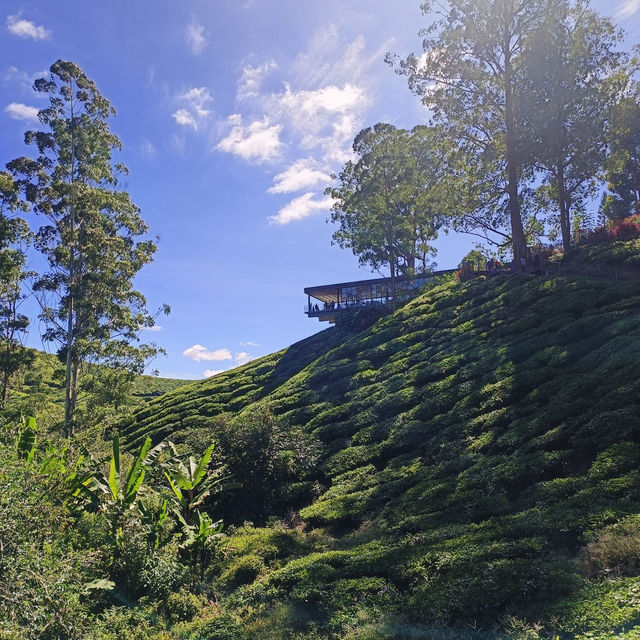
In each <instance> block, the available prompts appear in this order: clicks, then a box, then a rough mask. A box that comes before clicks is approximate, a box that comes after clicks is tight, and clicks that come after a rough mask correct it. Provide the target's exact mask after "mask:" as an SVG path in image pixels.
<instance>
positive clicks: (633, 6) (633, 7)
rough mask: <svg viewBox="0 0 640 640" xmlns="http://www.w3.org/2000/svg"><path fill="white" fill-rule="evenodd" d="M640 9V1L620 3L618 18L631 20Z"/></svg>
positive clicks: (627, 0)
mask: <svg viewBox="0 0 640 640" xmlns="http://www.w3.org/2000/svg"><path fill="white" fill-rule="evenodd" d="M639 9H640V0H624V1H623V2H621V3H620V6H619V7H618V11H617V12H616V18H623V19H624V18H629V17H630V16H632V15H634V14H635V13H637V11H638V10H639Z"/></svg>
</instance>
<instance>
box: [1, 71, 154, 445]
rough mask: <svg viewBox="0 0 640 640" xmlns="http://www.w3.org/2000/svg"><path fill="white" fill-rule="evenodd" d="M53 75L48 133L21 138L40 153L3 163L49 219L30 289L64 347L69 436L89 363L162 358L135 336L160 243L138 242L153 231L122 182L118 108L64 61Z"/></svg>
mask: <svg viewBox="0 0 640 640" xmlns="http://www.w3.org/2000/svg"><path fill="white" fill-rule="evenodd" d="M50 71H51V74H50V77H49V78H48V79H45V78H40V79H38V80H36V82H35V84H34V89H35V90H36V91H37V92H38V93H41V94H44V95H45V96H47V97H48V98H49V106H48V107H47V108H45V109H42V110H41V111H40V113H39V116H38V117H39V120H40V122H41V124H42V125H43V130H41V131H29V132H27V133H26V135H25V142H26V143H27V144H29V145H35V147H36V148H37V151H38V155H37V157H36V158H35V159H30V158H25V157H22V158H18V159H16V160H14V161H12V162H10V163H9V164H8V165H7V166H8V168H9V169H10V171H12V172H13V173H14V175H16V176H17V177H18V179H19V181H20V184H21V186H22V188H23V189H24V193H25V195H26V199H27V201H28V202H29V203H30V204H31V205H32V207H33V209H34V210H35V211H36V213H38V214H41V215H43V216H44V217H45V218H47V220H48V224H45V225H43V226H42V227H41V228H40V229H39V231H38V232H37V234H36V246H37V247H38V248H39V250H40V251H41V252H42V253H43V254H44V256H45V257H46V259H47V261H48V264H49V270H48V272H47V273H45V274H43V275H42V276H41V277H40V278H39V279H38V281H37V282H36V284H35V287H34V288H35V289H36V290H37V291H39V292H41V293H42V306H43V309H42V318H43V320H44V321H45V322H46V324H47V329H46V332H45V334H44V338H45V339H46V340H49V341H53V342H56V343H57V344H58V345H59V352H58V353H59V355H60V357H61V358H62V359H63V360H64V363H65V366H66V377H65V433H66V435H67V436H68V437H70V436H71V435H72V434H73V430H74V420H75V417H76V409H77V401H78V393H79V388H80V387H79V385H80V375H81V365H82V364H83V363H86V362H98V363H102V364H103V365H105V366H109V367H113V368H127V369H130V370H133V371H141V370H142V368H143V366H144V362H145V360H146V359H147V358H148V357H149V356H152V355H154V354H155V353H156V352H157V349H156V348H155V347H154V346H153V345H140V344H139V343H138V337H137V334H138V331H139V330H140V329H141V328H142V327H144V326H150V325H151V324H153V318H152V317H151V316H150V315H149V313H148V312H147V310H146V306H145V299H144V297H143V296H142V294H141V293H139V292H138V291H136V290H135V289H134V287H133V278H134V277H135V275H136V274H137V273H138V271H139V270H140V269H141V268H142V267H143V266H144V265H145V264H147V263H149V262H151V260H152V258H153V254H154V252H155V250H156V246H155V244H154V242H152V241H151V240H140V236H142V235H144V234H145V233H146V232H147V225H146V224H145V223H144V221H143V220H142V218H141V217H140V212H139V209H138V207H136V205H135V204H133V203H132V202H131V199H130V197H129V194H128V193H127V192H126V191H124V190H123V189H121V188H120V185H119V181H118V177H119V175H122V174H123V173H126V168H125V167H124V166H123V165H121V164H115V163H114V161H113V158H112V154H113V152H114V151H116V150H119V149H120V148H121V143H120V140H119V139H118V138H117V136H115V135H114V134H113V133H111V132H110V130H109V123H108V120H109V118H110V117H112V116H113V115H114V114H115V111H114V109H113V107H112V106H111V104H110V103H109V101H108V100H107V99H106V98H104V97H103V96H102V95H101V94H100V92H99V91H98V89H97V87H96V85H95V84H94V83H93V82H92V81H91V80H90V79H89V78H87V76H86V75H85V74H84V73H83V71H82V70H81V69H80V67H78V66H77V65H76V64H74V63H73V62H67V61H63V60H58V61H57V62H56V63H55V64H54V65H53V66H52V67H51V69H50Z"/></svg>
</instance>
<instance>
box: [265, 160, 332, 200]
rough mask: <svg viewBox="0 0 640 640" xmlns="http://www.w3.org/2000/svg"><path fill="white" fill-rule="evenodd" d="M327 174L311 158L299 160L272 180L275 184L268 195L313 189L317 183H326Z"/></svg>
mask: <svg viewBox="0 0 640 640" xmlns="http://www.w3.org/2000/svg"><path fill="white" fill-rule="evenodd" d="M330 180H331V176H330V175H329V173H328V172H327V171H326V170H325V169H323V168H322V165H321V164H320V163H318V162H317V161H316V160H314V159H313V158H301V159H300V160H296V161H295V162H294V163H293V164H292V165H291V166H290V167H288V168H287V169H285V170H284V171H283V172H282V173H279V174H277V175H276V176H275V177H274V178H273V182H274V183H275V184H274V185H273V186H272V187H269V189H267V191H268V192H269V193H292V192H293V191H300V190H301V189H308V188H309V187H314V186H315V185H316V184H318V183H328V182H329V181H330Z"/></svg>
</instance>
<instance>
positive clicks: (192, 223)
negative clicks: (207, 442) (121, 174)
mask: <svg viewBox="0 0 640 640" xmlns="http://www.w3.org/2000/svg"><path fill="white" fill-rule="evenodd" d="M419 4H420V3H419V2H418V1H417V0H396V2H393V3H392V2H389V1H388V0H342V1H340V0H324V1H323V2H305V1H301V0H183V1H182V2H175V0H144V1H143V0H137V1H135V0H134V1H131V0H129V1H128V2H123V1H121V0H110V1H108V2H101V3H97V2H86V1H81V0H65V1H64V2H61V1H57V2H56V1H54V0H46V1H45V0H40V1H36V0H34V1H31V2H19V1H14V0H3V2H2V4H1V6H2V10H3V12H4V15H2V14H0V21H2V22H1V23H0V61H1V62H0V87H1V90H2V94H1V96H2V101H1V103H0V141H1V145H0V151H1V154H0V160H1V161H2V162H3V163H4V162H6V161H8V160H10V159H12V158H14V157H16V156H19V155H23V154H25V152H26V147H25V146H24V144H23V134H24V131H25V130H27V129H29V128H32V127H34V126H35V125H36V124H37V121H35V114H36V113H37V110H38V108H40V107H41V106H42V105H43V102H42V98H40V97H38V96H36V95H35V94H34V93H33V91H32V90H31V84H32V83H33V80H34V78H35V77H37V76H38V75H42V74H43V72H45V71H46V70H47V69H48V68H49V66H50V65H51V64H52V63H53V62H55V60H57V59H58V58H63V59H67V60H73V61H74V62H76V63H77V64H79V65H80V67H81V68H82V69H83V70H84V71H85V73H86V74H87V75H88V76H89V77H90V78H91V79H93V80H94V81H95V82H96V84H97V85H98V88H99V89H100V91H101V92H102V93H103V95H105V96H106V97H107V98H108V99H109V100H110V101H111V102H112V103H113V105H114V106H115V108H116V110H117V112H118V114H117V117H116V118H115V119H113V121H112V123H111V124H112V130H113V131H114V132H115V133H116V134H117V135H119V136H120V138H121V140H122V142H123V144H124V150H123V152H122V154H121V156H122V157H121V158H119V159H121V160H122V161H124V162H125V164H127V165H128V167H129V169H130V175H129V177H128V178H127V181H126V188H127V189H128V191H129V192H130V193H131V195H132V198H133V200H134V201H135V202H136V203H137V204H138V205H139V206H140V207H141V210H142V215H143V217H144V219H145V220H146V221H147V223H148V224H149V226H150V228H151V232H152V233H153V234H154V235H158V236H159V237H160V240H159V249H158V253H157V255H156V259H155V261H154V263H153V264H152V265H150V266H148V267H146V268H145V270H144V271H143V272H142V273H141V274H140V276H139V277H138V279H137V285H138V288H139V289H140V290H141V291H142V292H143V293H144V294H145V295H146V296H147V299H148V301H149V306H150V308H156V307H158V306H159V305H160V304H162V303H165V302H166V303H168V304H169V305H171V307H172V310H173V311H172V313H171V315H170V316H169V317H166V318H165V317H162V318H160V319H159V320H158V325H159V326H158V327H157V330H156V331H153V332H149V333H148V335H145V336H144V338H145V339H147V338H148V339H149V340H153V341H155V342H157V343H158V344H159V345H161V346H163V347H165V348H166V349H167V352H168V356H167V357H166V358H161V359H159V360H157V361H156V362H154V363H153V366H154V367H156V368H158V369H159V370H160V373H161V375H165V376H171V377H184V378H202V377H204V376H206V375H210V374H211V373H212V372H215V371H219V370H226V369H229V368H231V367H234V366H237V365H238V364H241V363H243V362H245V361H247V360H248V359H250V358H255V357H257V356H260V355H264V354H267V353H271V352H273V351H275V350H278V349H280V348H283V347H286V346H288V345H289V344H291V343H293V342H295V341H297V340H299V339H301V338H304V337H306V336H308V335H311V334H312V333H315V332H316V331H318V330H320V329H322V328H324V327H325V326H326V325H324V324H322V325H320V324H319V323H318V322H317V321H316V320H311V319H307V318H306V316H304V315H303V305H304V304H305V302H306V297H305V296H304V295H303V291H302V290H303V288H304V287H305V286H311V285H317V284H325V283H330V282H340V281H345V280H352V279H358V278H366V277H370V272H368V271H363V270H360V269H358V266H357V261H356V259H355V257H354V256H353V255H352V254H351V253H350V252H348V251H343V250H340V249H338V248H337V247H333V246H331V233H332V227H331V225H330V224H327V223H326V218H327V215H328V208H327V201H326V198H325V197H324V195H323V190H324V187H325V186H327V184H328V176H329V174H330V173H331V172H332V171H336V170H338V169H339V167H340V166H341V164H342V163H343V162H344V161H345V160H347V159H348V158H349V152H350V145H351V142H352V140H353V137H354V135H355V134H356V133H357V132H358V131H359V130H360V129H362V128H363V127H364V126H368V125H372V124H375V123H376V122H390V123H392V124H394V125H396V126H398V127H411V126H414V125H416V124H419V123H424V122H425V121H426V119H427V115H428V114H427V113H426V111H425V109H424V108H423V107H422V106H421V104H420V102H419V100H418V98H416V97H415V96H413V95H412V94H411V93H410V92H409V90H408V89H407V86H406V82H405V80H404V79H403V78H401V77H398V76H395V75H394V73H393V71H392V70H391V69H390V68H389V67H388V66H387V65H385V64H384V61H383V58H384V55H385V53H386V52H388V51H392V52H396V53H398V54H401V55H406V54H407V53H409V52H412V51H419V49H420V40H419V38H418V36H417V31H418V29H419V28H420V27H421V26H423V25H425V22H426V21H425V18H424V17H423V16H422V15H421V13H420V9H419ZM593 6H594V7H595V8H596V9H598V10H599V11H600V12H601V13H603V14H605V15H612V16H616V19H617V21H618V23H619V24H620V25H621V26H623V27H624V28H625V29H626V30H627V32H628V42H629V43H635V42H638V41H639V40H640V28H639V27H640V0H614V1H613V2H606V1H604V0H598V1H597V2H594V3H593ZM37 222H38V221H37V220H34V221H33V223H34V225H35V224H37ZM472 245H473V240H472V239H471V238H469V237H464V236H454V235H449V236H444V235H443V237H442V238H441V239H440V240H439V241H438V243H437V246H438V249H439V251H438V256H437V262H438V265H439V267H440V268H449V267H454V266H456V265H457V263H458V262H459V260H460V258H461V257H462V256H463V255H464V254H465V253H467V251H468V250H469V249H470V248H472ZM30 343H31V344H32V345H33V346H38V347H40V346H41V343H40V340H39V337H38V330H37V323H34V325H33V328H32V330H31V335H30Z"/></svg>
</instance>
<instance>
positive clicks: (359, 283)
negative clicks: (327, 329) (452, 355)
mask: <svg viewBox="0 0 640 640" xmlns="http://www.w3.org/2000/svg"><path fill="white" fill-rule="evenodd" d="M454 271H456V269H442V270H440V271H430V272H428V273H419V274H416V275H415V276H412V277H402V278H396V283H397V284H400V283H401V282H411V281H413V280H427V279H429V278H431V277H432V276H438V275H441V274H444V273H453V272H454ZM377 284H389V285H390V284H391V278H373V279H371V280H353V281H352V282H337V283H336V284H323V285H319V286H317V287H305V289H304V292H305V293H306V294H307V295H309V296H312V297H313V298H315V299H316V300H322V301H323V302H332V301H335V300H336V299H337V292H338V290H341V289H342V288H345V287H363V288H364V287H371V286H373V285H377Z"/></svg>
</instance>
